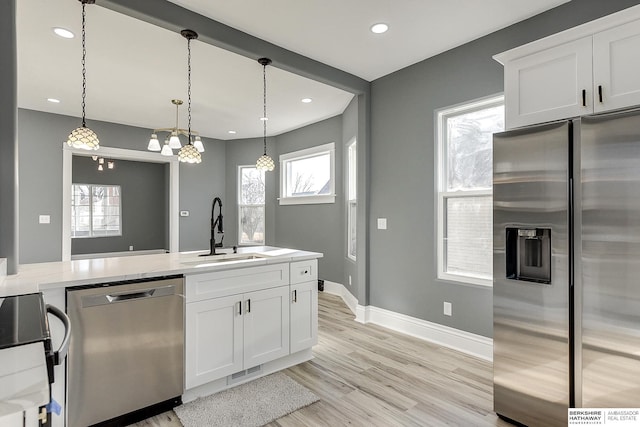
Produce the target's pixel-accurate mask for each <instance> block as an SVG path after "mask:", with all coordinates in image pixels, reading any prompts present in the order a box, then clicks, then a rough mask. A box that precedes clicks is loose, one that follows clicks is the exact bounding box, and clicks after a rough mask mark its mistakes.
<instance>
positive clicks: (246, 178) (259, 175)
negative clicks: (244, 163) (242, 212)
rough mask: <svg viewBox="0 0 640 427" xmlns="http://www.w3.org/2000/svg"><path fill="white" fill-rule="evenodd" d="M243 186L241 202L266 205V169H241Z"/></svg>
mask: <svg viewBox="0 0 640 427" xmlns="http://www.w3.org/2000/svg"><path fill="white" fill-rule="evenodd" d="M240 174H241V181H242V187H241V191H240V204H243V205H264V171H259V170H258V169H256V168H255V167H243V168H241V169H240Z"/></svg>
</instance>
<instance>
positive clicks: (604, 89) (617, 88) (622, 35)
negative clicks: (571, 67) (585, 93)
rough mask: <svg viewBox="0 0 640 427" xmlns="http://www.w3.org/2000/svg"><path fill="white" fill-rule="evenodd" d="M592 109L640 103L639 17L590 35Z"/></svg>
mask: <svg viewBox="0 0 640 427" xmlns="http://www.w3.org/2000/svg"><path fill="white" fill-rule="evenodd" d="M593 58H594V61H593V80H594V84H595V92H594V93H595V98H596V99H595V101H596V102H595V103H594V111H595V112H601V111H608V110H615V109H618V108H624V107H629V106H632V105H638V104H640V21H634V22H630V23H628V24H625V25H621V26H619V27H616V28H612V29H610V30H608V31H603V32H601V33H598V34H596V35H594V36H593Z"/></svg>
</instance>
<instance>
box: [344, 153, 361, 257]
mask: <svg viewBox="0 0 640 427" xmlns="http://www.w3.org/2000/svg"><path fill="white" fill-rule="evenodd" d="M357 171H358V148H357V145H356V141H355V140H353V142H351V143H350V144H349V145H348V146H347V184H346V188H347V256H348V257H349V258H351V259H352V260H354V261H355V259H356V229H357V228H356V219H357V211H358V199H357V195H358V173H357Z"/></svg>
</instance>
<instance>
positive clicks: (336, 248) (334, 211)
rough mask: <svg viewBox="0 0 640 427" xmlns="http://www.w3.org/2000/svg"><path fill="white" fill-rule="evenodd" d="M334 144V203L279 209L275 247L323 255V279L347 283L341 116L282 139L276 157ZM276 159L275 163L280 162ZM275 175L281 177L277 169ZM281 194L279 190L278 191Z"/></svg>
mask: <svg viewBox="0 0 640 427" xmlns="http://www.w3.org/2000/svg"><path fill="white" fill-rule="evenodd" d="M330 142H335V181H336V182H335V192H336V199H335V203H327V204H317V205H286V206H280V205H279V204H278V205H276V208H275V221H276V227H275V229H276V241H275V244H276V246H282V247H287V248H295V249H305V250H309V251H315V252H322V253H323V254H324V257H323V258H322V259H320V261H319V263H318V273H319V276H320V278H321V279H326V280H330V281H332V282H337V283H342V281H343V279H344V259H345V256H346V252H345V250H344V240H345V237H344V236H345V234H344V233H345V227H344V224H345V211H344V209H345V208H344V174H343V172H344V171H343V157H344V151H343V149H342V145H343V144H342V116H335V117H332V118H330V119H327V120H323V121H321V122H318V123H314V124H312V125H309V126H305V127H303V128H300V129H297V130H294V131H291V132H287V133H285V134H282V135H279V136H278V138H277V150H278V152H277V155H278V156H279V155H281V154H286V153H290V152H292V151H297V150H302V149H305V148H309V147H315V146H318V145H322V144H327V143H330ZM277 159H278V158H277V157H275V158H274V160H276V161H277ZM274 173H278V174H279V173H280V172H279V167H276V170H275V171H274ZM278 191H279V190H278Z"/></svg>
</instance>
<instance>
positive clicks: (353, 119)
mask: <svg viewBox="0 0 640 427" xmlns="http://www.w3.org/2000/svg"><path fill="white" fill-rule="evenodd" d="M354 139H355V140H356V141H358V144H357V145H358V146H357V148H358V149H360V148H361V145H364V144H360V143H359V142H360V141H359V138H358V97H357V96H356V97H354V98H353V100H352V101H351V102H350V103H349V105H348V106H347V108H346V109H345V110H344V112H343V113H342V144H340V151H341V152H342V158H343V159H344V160H343V167H342V176H343V186H344V187H343V188H344V191H343V192H342V194H341V195H340V194H339V195H338V197H342V198H343V199H344V200H345V203H344V213H343V214H342V215H343V218H345V219H344V226H343V227H344V235H343V236H344V238H343V239H342V242H343V244H342V253H343V254H344V276H343V277H342V280H341V281H339V282H338V283H342V284H343V285H344V286H345V287H346V288H347V290H349V292H350V293H351V294H352V295H353V296H355V297H357V296H358V289H359V288H360V285H361V282H360V280H359V276H358V264H357V262H356V261H353V260H352V259H350V258H349V257H348V256H347V255H346V254H347V250H348V249H347V233H348V226H349V224H348V220H347V213H348V206H347V203H346V199H347V194H346V193H347V188H346V178H347V174H348V167H349V165H348V161H347V146H348V144H349V143H350V142H351V141H353V140H354ZM336 150H338V147H336ZM357 163H358V164H357V166H362V165H361V164H360V162H357ZM359 190H361V191H360V192H362V189H359ZM356 227H357V228H358V229H362V228H363V224H358V223H357V224H356ZM356 240H357V241H356V260H358V258H360V256H359V254H358V253H357V252H358V246H359V245H358V243H360V241H359V240H358V239H356ZM349 277H351V285H349Z"/></svg>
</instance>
